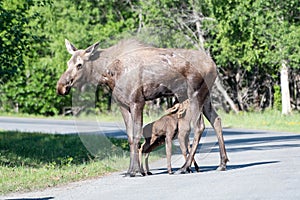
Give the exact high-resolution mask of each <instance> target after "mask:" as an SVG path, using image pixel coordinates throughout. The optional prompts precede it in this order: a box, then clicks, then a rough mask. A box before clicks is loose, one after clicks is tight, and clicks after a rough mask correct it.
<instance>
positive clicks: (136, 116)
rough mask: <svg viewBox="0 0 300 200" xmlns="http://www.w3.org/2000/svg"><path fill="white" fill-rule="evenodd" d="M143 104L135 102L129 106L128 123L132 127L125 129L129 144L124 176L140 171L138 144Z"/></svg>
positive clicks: (132, 175)
mask: <svg viewBox="0 0 300 200" xmlns="http://www.w3.org/2000/svg"><path fill="white" fill-rule="evenodd" d="M143 106H144V104H142V103H135V104H133V105H132V106H130V116H131V117H130V119H129V121H130V120H131V122H130V124H132V127H131V128H130V129H128V130H127V136H128V142H129V145H130V165H129V169H128V171H127V174H126V176H130V177H134V176H135V174H136V172H140V173H142V170H141V166H140V162H139V152H138V146H139V142H140V140H141V137H142V126H143V117H142V113H143Z"/></svg>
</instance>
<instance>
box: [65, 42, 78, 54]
mask: <svg viewBox="0 0 300 200" xmlns="http://www.w3.org/2000/svg"><path fill="white" fill-rule="evenodd" d="M65 43H66V47H67V50H68V52H69V53H70V54H72V55H73V54H74V52H75V51H77V48H76V47H75V46H74V45H73V44H71V42H69V40H67V39H65Z"/></svg>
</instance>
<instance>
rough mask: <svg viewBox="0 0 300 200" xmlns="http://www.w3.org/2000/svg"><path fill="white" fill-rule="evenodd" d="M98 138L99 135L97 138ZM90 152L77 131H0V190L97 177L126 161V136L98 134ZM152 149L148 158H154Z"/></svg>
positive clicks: (127, 147) (3, 192)
mask: <svg viewBox="0 0 300 200" xmlns="http://www.w3.org/2000/svg"><path fill="white" fill-rule="evenodd" d="M101 138H102V139H101ZM97 142H100V143H101V144H97V145H98V147H99V149H98V153H97V155H92V154H91V153H90V152H89V151H88V150H87V149H86V148H85V146H84V145H83V143H82V142H81V140H80V138H79V136H78V135H76V134H75V135H54V134H41V133H22V132H15V131H8V132H7V131H5V132H4V131H2V132H0V194H5V193H10V192H19V191H32V190H36V189H43V188H47V187H52V186H56V185H61V184H65V183H68V182H73V181H78V180H84V179H90V178H99V177H101V176H103V175H105V174H107V173H111V172H114V171H120V170H125V169H126V168H127V167H128V165H129V156H128V155H129V146H128V142H127V139H115V138H106V137H103V136H99V138H98V140H97ZM160 157H161V154H160V153H156V154H155V153H154V154H153V156H151V159H158V158H160Z"/></svg>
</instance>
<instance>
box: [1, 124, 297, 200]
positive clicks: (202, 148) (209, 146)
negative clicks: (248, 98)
mask: <svg viewBox="0 0 300 200" xmlns="http://www.w3.org/2000/svg"><path fill="white" fill-rule="evenodd" d="M107 125H109V124H107ZM110 125H111V124H110ZM2 126H3V120H2V119H1V118H0V128H3V127H2ZM108 127H110V126H108ZM120 127H121V126H118V125H117V126H116V127H114V128H113V127H110V128H111V129H114V130H121V129H122V128H120ZM104 132H105V131H104ZM119 132H122V131H119ZM120 134H121V133H120ZM224 137H225V143H226V147H227V153H228V156H229V159H230V162H229V163H228V167H227V171H225V172H219V171H215V169H216V168H217V165H218V163H219V153H218V146H217V144H216V137H215V135H214V133H213V131H212V130H211V129H207V131H206V133H205V135H204V137H203V138H202V139H203V140H202V139H201V144H200V145H199V149H198V153H197V154H196V156H195V159H196V161H197V162H198V164H199V165H200V168H201V172H200V173H191V174H183V175H168V174H167V171H166V170H167V169H166V160H165V159H162V160H160V161H157V162H155V163H151V164H150V168H151V169H152V173H153V175H152V176H146V177H135V178H125V177H124V176H123V174H124V172H125V171H124V172H117V173H113V174H111V175H107V176H105V177H99V178H97V179H93V180H87V181H81V182H76V183H71V184H68V185H64V186H60V187H56V188H49V189H46V190H43V191H36V192H30V193H22V194H20V193H18V194H9V195H7V196H2V197H1V196H0V199H10V200H19V199H25V200H26V199H28V200H29V199H30V200H32V199H40V200H48V199H62V200H65V199H70V200H71V199H72V200H73V199H76V200H77V199H85V200H88V199H91V200H94V199H122V200H126V199H180V200H181V199H251V200H252V199H300V131H299V133H284V132H270V131H250V130H239V129H224ZM176 144H177V142H176V141H175V145H176ZM128 163H129V161H128ZM183 163H184V160H183V158H182V156H181V155H179V154H175V155H173V156H172V167H173V169H175V170H176V169H178V168H179V167H181V166H182V164H183Z"/></svg>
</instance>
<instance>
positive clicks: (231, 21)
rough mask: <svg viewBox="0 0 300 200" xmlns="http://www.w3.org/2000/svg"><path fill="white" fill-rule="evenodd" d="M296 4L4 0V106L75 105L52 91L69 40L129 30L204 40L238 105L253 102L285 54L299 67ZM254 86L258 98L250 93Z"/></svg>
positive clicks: (149, 38) (145, 36) (103, 105)
mask: <svg viewBox="0 0 300 200" xmlns="http://www.w3.org/2000/svg"><path fill="white" fill-rule="evenodd" d="M299 4H300V3H299V1H296V0H291V1H280V0H275V1H273V0H266V1H261V0H254V1H244V0H230V1H227V0H220V1H216V0H205V1H193V0H184V1H178V0H176V1H174V0H159V1H154V0H150V1H144V0H143V1H135V0H133V1H116V0H113V1H106V0H97V1H95V0H83V1H79V0H70V1H59V0H43V1H35V0H19V1H18V0H12V1H11V0H3V1H1V2H0V23H1V27H0V36H1V37H0V62H1V66H0V83H1V88H0V109H1V110H4V111H8V112H12V111H16V110H17V111H18V112H23V113H34V114H43V115H56V114H60V113H61V112H62V110H63V108H64V107H66V106H67V107H69V106H71V97H70V96H67V97H59V96H57V95H56V92H55V87H56V82H57V80H58V79H59V76H60V75H61V74H62V73H63V71H65V69H66V62H67V61H68V59H69V58H70V55H69V54H68V52H67V51H66V49H65V46H64V39H65V38H67V39H69V40H70V41H71V42H72V43H74V44H76V46H77V47H79V48H86V47H87V46H89V45H91V44H93V43H95V42H96V41H100V43H101V48H106V47H108V46H110V45H112V44H114V43H116V41H118V40H120V38H124V37H128V36H130V35H137V37H138V38H140V39H141V40H144V41H145V42H148V43H152V44H155V45H156V46H159V47H181V48H198V49H199V48H203V44H204V47H205V49H206V50H207V51H209V52H210V54H211V55H212V57H213V59H214V60H215V61H216V63H217V65H218V66H219V69H220V70H219V71H220V74H221V75H222V77H224V84H225V86H227V88H228V89H227V90H228V92H229V93H230V96H231V97H232V98H234V99H235V100H236V102H237V103H239V104H255V106H256V103H257V102H256V101H258V100H257V99H260V98H263V97H265V96H271V95H269V94H268V95H267V94H266V92H265V91H266V90H267V89H266V87H267V88H273V85H274V84H277V82H278V70H279V68H280V65H281V63H282V60H286V61H287V64H288V66H289V67H292V68H295V69H296V68H299V66H300V63H299V62H300V59H299V55H300V45H299V41H300V27H299V7H300V6H299ZM197 23H198V24H197ZM200 35H201V36H202V37H203V38H201V37H200ZM254 91H255V92H256V93H257V96H256V97H253V95H252V96H251V94H252V93H253V92H254ZM238 96H242V97H243V99H242V100H239V99H238ZM110 98H111V96H110V95H108V93H107V92H106V91H104V90H99V91H98V92H97V100H98V102H97V106H99V107H100V108H99V110H100V111H103V110H105V109H108V110H109V109H110V106H109V104H110ZM254 99H256V100H254ZM240 107H242V105H240Z"/></svg>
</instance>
